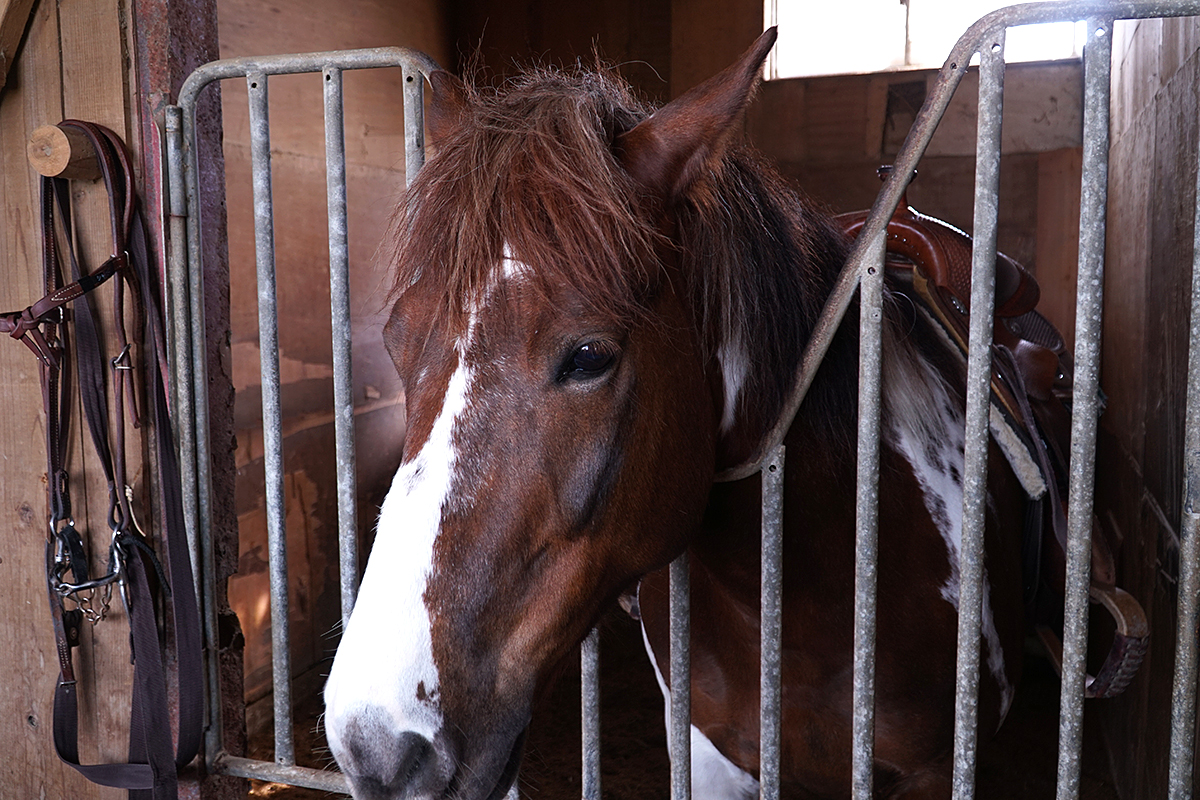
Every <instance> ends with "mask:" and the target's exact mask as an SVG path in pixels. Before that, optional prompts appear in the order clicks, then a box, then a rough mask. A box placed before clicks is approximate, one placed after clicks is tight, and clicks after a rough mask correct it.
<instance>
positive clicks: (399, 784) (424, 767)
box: [389, 733, 434, 789]
mask: <svg viewBox="0 0 1200 800" xmlns="http://www.w3.org/2000/svg"><path fill="white" fill-rule="evenodd" d="M396 754H397V763H396V772H395V775H394V776H393V778H392V782H389V785H391V786H392V787H394V788H396V789H402V788H404V787H413V788H416V786H417V785H418V784H420V783H422V778H423V776H424V774H425V773H428V772H430V770H429V767H430V766H431V765H432V764H433V761H434V758H433V756H434V752H433V743H432V742H430V741H429V740H428V739H426V738H425V737H424V736H421V735H420V734H416V733H402V734H400V741H399V742H397V743H396Z"/></svg>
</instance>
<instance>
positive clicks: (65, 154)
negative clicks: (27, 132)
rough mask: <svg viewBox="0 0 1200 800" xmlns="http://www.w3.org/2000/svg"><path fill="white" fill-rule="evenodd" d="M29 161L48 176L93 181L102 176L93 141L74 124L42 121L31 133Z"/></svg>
mask: <svg viewBox="0 0 1200 800" xmlns="http://www.w3.org/2000/svg"><path fill="white" fill-rule="evenodd" d="M26 153H27V155H28V156H29V164H30V166H32V167H33V168H34V169H35V170H37V171H38V172H39V173H41V174H42V175H45V176H46V177H48V178H67V179H69V180H85V181H94V180H96V179H98V178H100V177H101V172H100V162H99V160H98V159H97V157H96V151H95V150H94V149H93V148H92V143H91V142H90V141H88V138H87V137H86V136H84V135H83V134H82V133H80V132H78V131H76V130H74V129H72V128H66V129H63V128H60V127H58V126H57V125H43V126H41V127H40V128H38V129H37V130H35V131H34V132H33V134H32V135H31V136H30V137H29V144H28V145H27V147H26Z"/></svg>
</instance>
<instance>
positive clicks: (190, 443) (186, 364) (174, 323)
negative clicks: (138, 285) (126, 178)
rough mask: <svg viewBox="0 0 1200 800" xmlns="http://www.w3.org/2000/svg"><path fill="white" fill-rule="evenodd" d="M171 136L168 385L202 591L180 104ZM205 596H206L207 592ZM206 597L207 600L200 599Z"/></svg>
mask: <svg viewBox="0 0 1200 800" xmlns="http://www.w3.org/2000/svg"><path fill="white" fill-rule="evenodd" d="M164 122H165V125H166V132H167V137H166V139H167V142H166V143H167V173H168V174H167V181H168V209H169V214H170V241H169V250H170V252H169V254H168V262H167V269H168V271H169V274H168V280H167V285H166V287H165V289H166V294H167V313H166V320H165V322H166V328H167V337H168V343H167V350H168V358H169V363H168V368H169V369H168V372H169V376H168V383H169V384H170V386H169V390H170V397H171V410H172V412H174V413H173V416H174V418H173V419H172V422H173V423H174V426H175V436H176V441H175V444H176V446H177V447H178V448H179V470H180V484H181V490H182V494H183V506H184V522H185V527H186V529H187V540H188V552H189V554H190V556H191V559H192V581H193V584H194V585H195V586H196V589H197V591H199V589H200V539H199V531H198V530H197V523H196V513H197V499H196V439H195V435H196V434H195V428H194V427H193V419H194V415H193V413H192V404H193V402H194V399H195V398H193V396H192V392H191V386H192V355H191V354H192V337H191V330H190V328H189V326H188V320H189V319H190V318H191V312H190V311H189V309H188V294H187V218H188V217H187V214H188V211H187V189H186V186H185V185H184V172H185V170H184V167H183V163H184V148H183V112H182V110H181V109H180V108H179V106H167V108H166V111H165V113H164ZM201 595H203V592H201ZM199 599H201V600H202V599H203V597H201V598H199Z"/></svg>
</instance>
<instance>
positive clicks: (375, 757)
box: [336, 718, 525, 800]
mask: <svg viewBox="0 0 1200 800" xmlns="http://www.w3.org/2000/svg"><path fill="white" fill-rule="evenodd" d="M340 739H341V741H340V747H338V748H337V749H338V752H337V754H336V755H337V760H338V764H339V766H341V768H342V771H343V772H345V773H346V776H347V777H348V778H349V779H350V786H351V788H352V790H353V793H354V797H355V800H400V799H401V798H413V799H414V800H445V799H449V798H453V800H502V798H505V797H506V796H508V794H509V790H510V788H511V787H512V785H513V783H514V782H515V781H516V777H517V770H518V767H519V766H520V762H521V754H522V751H523V750H524V743H525V731H522V732H521V734H520V735H519V736H517V737H516V740H515V741H514V742H513V743H512V746H511V748H512V749H511V750H510V751H508V752H507V753H504V754H494V755H493V757H492V758H485V759H484V762H485V763H483V764H467V763H463V762H461V761H460V759H459V758H458V755H457V753H456V752H455V748H454V747H453V746H452V745H450V744H449V742H447V741H446V740H445V739H443V738H442V736H441V735H438V736H436V737H435V740H434V741H430V740H429V739H427V738H426V737H425V736H422V735H421V734H419V733H414V732H412V731H404V732H402V733H399V734H397V733H396V732H395V731H393V730H390V729H388V726H387V725H386V724H384V723H382V722H381V721H379V720H376V719H370V718H367V719H360V720H355V721H354V722H352V723H351V724H350V726H349V727H348V729H347V730H346V731H345V732H344V734H343V735H342V737H340ZM487 762H490V765H489V764H488V763H487ZM488 766H490V767H491V769H488ZM489 772H491V773H492V777H491V778H488V777H487V774H488V773H489Z"/></svg>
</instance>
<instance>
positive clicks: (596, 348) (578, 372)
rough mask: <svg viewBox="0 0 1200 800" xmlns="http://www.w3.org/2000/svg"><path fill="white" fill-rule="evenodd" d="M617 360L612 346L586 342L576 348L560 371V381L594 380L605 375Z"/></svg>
mask: <svg viewBox="0 0 1200 800" xmlns="http://www.w3.org/2000/svg"><path fill="white" fill-rule="evenodd" d="M616 358H617V351H616V348H614V347H613V346H612V345H608V344H604V343H602V342H586V343H584V344H581V345H579V347H577V348H575V351H574V352H572V353H571V355H570V356H569V357H568V358H567V360H566V363H564V364H563V367H562V369H561V370H560V371H559V379H560V380H562V379H565V378H584V379H586V378H594V377H598V376H599V375H601V374H602V373H604V372H605V371H606V370H607V369H608V368H609V367H611V366H612V364H613V362H614V361H615V360H616Z"/></svg>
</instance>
